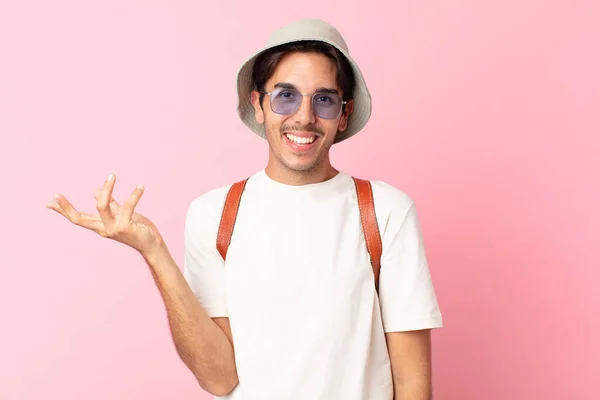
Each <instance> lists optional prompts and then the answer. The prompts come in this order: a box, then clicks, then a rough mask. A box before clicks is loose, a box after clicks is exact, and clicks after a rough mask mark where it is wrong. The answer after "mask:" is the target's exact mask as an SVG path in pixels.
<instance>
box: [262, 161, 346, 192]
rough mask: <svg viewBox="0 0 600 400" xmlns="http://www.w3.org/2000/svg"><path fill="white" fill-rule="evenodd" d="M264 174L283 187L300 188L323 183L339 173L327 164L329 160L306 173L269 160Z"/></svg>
mask: <svg viewBox="0 0 600 400" xmlns="http://www.w3.org/2000/svg"><path fill="white" fill-rule="evenodd" d="M265 173H266V174H267V175H268V176H269V178H271V179H273V180H274V181H276V182H279V183H283V184H284V185H293V186H301V185H310V184H313V183H319V182H325V181H327V180H329V179H331V178H333V177H334V176H336V175H337V174H338V173H339V171H338V170H337V169H335V168H334V167H333V166H332V165H331V163H329V160H323V162H321V163H319V165H318V166H316V167H315V168H312V169H310V170H306V171H297V170H293V169H290V168H288V167H286V166H285V165H282V164H281V163H278V162H273V161H271V160H270V161H269V162H268V163H267V166H266V168H265Z"/></svg>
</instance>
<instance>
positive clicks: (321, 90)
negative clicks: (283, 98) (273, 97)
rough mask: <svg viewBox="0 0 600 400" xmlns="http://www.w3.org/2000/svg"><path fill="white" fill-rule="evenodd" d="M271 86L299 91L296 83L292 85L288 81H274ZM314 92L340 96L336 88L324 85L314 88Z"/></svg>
mask: <svg viewBox="0 0 600 400" xmlns="http://www.w3.org/2000/svg"><path fill="white" fill-rule="evenodd" d="M273 88H282V89H295V90H298V91H300V90H299V89H298V88H297V87H296V85H293V84H291V83H288V82H279V83H276V84H275V86H273ZM315 93H333V94H337V95H338V96H341V95H340V94H339V92H338V91H337V90H335V89H332V88H326V87H321V88H319V89H317V90H315Z"/></svg>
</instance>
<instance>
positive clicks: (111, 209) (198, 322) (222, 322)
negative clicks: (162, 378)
mask: <svg viewBox="0 0 600 400" xmlns="http://www.w3.org/2000/svg"><path fill="white" fill-rule="evenodd" d="M114 185H115V177H114V175H112V174H111V175H110V176H109V178H108V179H107V180H106V181H105V182H104V185H103V186H102V188H100V189H98V190H97V191H96V194H95V196H94V197H95V198H96V200H97V204H96V209H97V210H98V214H96V215H93V214H87V213H80V212H79V211H77V210H76V209H75V208H74V207H73V205H72V204H71V203H70V202H69V201H68V200H67V199H66V198H65V197H64V196H61V195H56V196H55V201H53V202H50V203H47V204H46V207H47V208H49V209H51V210H54V211H56V212H57V213H59V214H61V215H62V216H63V217H65V218H66V219H68V220H69V221H70V222H71V223H73V224H75V225H77V226H81V227H83V228H86V229H89V230H91V231H94V232H96V233H97V234H99V235H100V236H102V237H105V238H110V239H112V240H115V241H118V242H121V243H124V244H126V245H127V246H129V247H132V248H134V249H135V250H137V251H138V252H139V253H140V254H141V255H142V256H143V257H144V259H145V261H146V263H147V264H148V266H149V267H150V271H151V272H152V276H153V278H154V281H155V282H156V285H157V286H158V289H159V291H160V294H161V296H162V298H163V300H164V302H165V305H166V308H167V314H168V319H169V326H170V328H171V332H172V335H173V339H174V342H175V346H176V348H177V352H178V353H179V356H180V357H181V359H182V360H183V361H184V363H185V364H186V365H187V366H188V368H189V369H190V370H191V371H192V372H193V374H194V376H195V377H196V379H197V380H198V382H199V384H200V386H201V387H202V388H203V389H204V390H206V391H208V392H209V393H211V394H213V395H225V394H227V393H229V392H230V391H231V390H232V389H233V388H234V387H235V385H236V384H237V382H238V378H237V370H236V366H235V362H234V356H233V345H232V343H233V341H232V338H231V330H230V328H229V322H228V321H229V320H228V319H227V318H214V319H211V318H209V315H208V312H209V311H205V308H203V307H202V306H201V305H200V303H199V302H198V300H197V296H206V295H207V294H211V290H212V291H213V292H214V291H215V289H214V288H215V287H216V286H217V284H216V283H215V281H214V280H212V281H210V282H204V285H205V286H202V287H200V288H199V289H197V290H198V293H193V291H192V289H191V287H190V286H189V285H188V283H187V282H186V280H185V278H184V276H183V275H182V274H181V272H180V271H179V268H178V267H177V265H176V264H175V261H174V260H173V259H172V257H171V255H170V254H169V251H168V249H167V246H166V245H165V243H164V241H163V239H162V236H161V235H160V233H159V232H158V229H157V228H156V226H155V225H154V224H153V223H152V221H150V220H149V219H148V218H146V217H144V216H143V215H140V214H138V213H136V212H134V210H135V207H136V206H137V203H138V202H139V200H140V198H141V196H142V193H143V191H144V188H143V186H141V185H140V186H138V187H136V189H135V190H134V191H133V193H132V194H131V196H130V197H129V198H128V199H127V201H126V202H125V203H124V204H123V206H121V205H120V204H119V203H117V202H116V201H115V200H114V199H113V198H112V192H113V188H114ZM200 220H201V221H203V220H204V219H203V216H200ZM200 225H201V229H200V231H201V232H205V231H206V229H204V225H202V224H200ZM194 233H195V232H194ZM194 236H195V235H194ZM201 236H202V235H201ZM186 239H187V240H186V247H188V248H191V250H190V251H188V252H187V253H186V264H187V265H188V271H190V270H191V268H192V266H193V264H194V263H195V262H192V260H195V259H196V258H198V260H200V261H201V263H200V265H195V268H194V269H198V270H200V271H201V269H202V267H206V268H207V269H208V270H217V271H218V269H217V268H214V267H215V266H219V265H220V264H219V263H220V261H219V259H218V257H217V256H212V257H202V255H203V254H204V253H207V251H206V250H204V251H203V250H197V251H195V252H194V248H195V247H198V249H202V248H207V247H208V246H209V245H208V244H206V243H204V244H203V242H202V241H201V243H200V244H199V245H198V246H194V241H193V240H191V238H190V235H187V236H186ZM209 240H210V239H209ZM190 253H193V254H194V255H196V256H197V257H193V256H192V255H190ZM204 276H205V277H206V278H207V279H208V278H210V276H209V275H206V274H205V275H204ZM195 281H196V286H197V287H199V286H200V284H199V282H198V280H197V279H196V280H195ZM220 288H222V287H220ZM217 293H218V291H217ZM221 295H222V294H221ZM212 297H214V293H213V294H212ZM209 310H210V312H212V313H214V310H213V309H209ZM219 311H221V310H219ZM218 316H222V315H218Z"/></svg>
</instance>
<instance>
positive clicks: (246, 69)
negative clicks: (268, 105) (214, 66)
mask: <svg viewBox="0 0 600 400" xmlns="http://www.w3.org/2000/svg"><path fill="white" fill-rule="evenodd" d="M301 40H318V41H322V42H326V43H329V44H331V45H333V46H335V47H336V48H337V49H338V50H339V51H340V52H341V53H342V54H343V55H344V56H345V57H346V58H347V59H348V62H349V63H350V65H351V66H352V70H353V71H354V79H355V81H356V86H355V88H354V110H353V111H352V114H350V117H349V119H348V126H347V127H346V130H345V131H343V132H340V133H339V134H338V135H337V137H336V139H335V143H337V142H341V141H343V140H346V139H348V138H349V137H351V136H353V135H355V134H356V133H357V132H358V131H360V130H361V129H362V128H363V127H364V126H365V125H366V124H367V121H368V120H369V117H370V116H371V95H370V94H369V90H368V89H367V85H366V83H365V80H364V78H363V76H362V73H361V72H360V69H359V68H358V65H357V64H356V62H355V61H354V60H353V59H352V58H351V57H350V54H349V52H348V46H347V45H346V42H345V41H344V38H343V37H342V35H341V34H340V33H339V32H338V31H337V30H336V29H335V28H334V27H333V26H331V25H329V24H328V23H326V22H324V21H321V20H318V19H303V20H299V21H296V22H293V23H291V24H289V25H286V26H284V27H283V28H280V29H278V30H276V31H274V32H273V33H272V34H271V36H270V37H269V39H268V41H267V44H266V46H265V47H263V48H262V49H261V50H259V51H257V52H256V53H254V54H253V55H252V56H251V57H250V58H249V59H248V60H246V62H245V63H244V64H243V65H242V66H241V68H240V69H239V71H238V75H237V92H238V114H239V116H240V118H241V119H242V121H243V122H244V124H246V126H248V127H249V128H250V129H251V130H252V131H254V132H255V133H256V134H257V135H259V136H261V137H263V138H265V137H266V134H265V128H264V126H263V125H262V124H259V123H257V122H256V119H255V115H254V107H253V106H252V103H251V101H250V93H251V91H252V67H253V65H254V61H255V60H256V57H257V56H258V55H259V54H260V53H262V52H263V51H265V50H267V49H270V48H272V47H275V46H279V45H281V44H285V43H290V42H297V41H301Z"/></svg>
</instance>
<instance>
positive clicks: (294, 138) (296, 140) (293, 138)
mask: <svg viewBox="0 0 600 400" xmlns="http://www.w3.org/2000/svg"><path fill="white" fill-rule="evenodd" d="M286 136H287V138H288V139H290V140H291V141H292V142H294V143H298V144H309V143H312V142H314V141H315V137H314V136H311V137H309V138H303V137H298V136H294V135H291V134H289V133H288V134H287V135H286Z"/></svg>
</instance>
